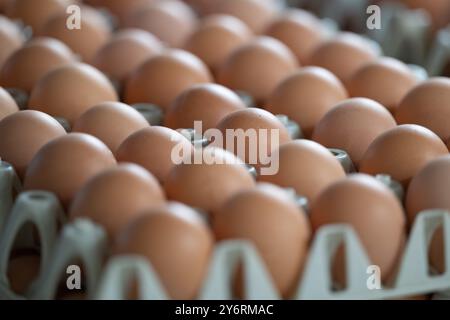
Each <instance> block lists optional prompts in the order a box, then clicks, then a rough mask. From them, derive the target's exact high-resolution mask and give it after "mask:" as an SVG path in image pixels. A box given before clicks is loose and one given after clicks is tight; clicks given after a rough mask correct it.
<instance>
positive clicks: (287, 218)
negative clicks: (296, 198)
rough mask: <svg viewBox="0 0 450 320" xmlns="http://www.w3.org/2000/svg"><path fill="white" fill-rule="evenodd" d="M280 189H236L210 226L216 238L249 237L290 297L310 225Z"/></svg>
mask: <svg viewBox="0 0 450 320" xmlns="http://www.w3.org/2000/svg"><path fill="white" fill-rule="evenodd" d="M283 193H284V191H283V190H281V189H280V188H278V187H276V186H273V185H270V186H268V185H266V186H265V187H263V188H259V187H258V188H255V189H252V190H243V191H241V192H239V193H237V194H236V195H234V196H232V197H231V198H230V199H229V200H228V201H226V202H225V203H224V204H223V205H222V206H221V207H220V208H219V209H218V211H217V212H216V213H215V214H214V221H213V229H214V233H215V235H216V239H217V240H218V241H224V240H247V241H250V242H251V243H252V244H253V245H254V246H255V248H256V249H257V251H258V253H259V254H260V256H261V258H262V259H263V261H264V262H265V264H266V267H267V269H268V271H269V273H270V275H271V276H272V279H273V281H274V284H275V286H276V288H277V289H278V291H279V292H280V293H281V295H282V296H283V297H289V295H290V294H291V293H292V291H293V290H295V289H296V288H295V287H296V285H297V284H298V280H299V276H300V274H301V270H302V267H303V264H304V262H305V260H306V254H307V251H308V241H309V237H310V227H309V223H308V221H307V219H306V216H305V213H304V212H302V210H301V209H300V208H299V207H298V206H297V205H296V204H295V202H293V201H292V200H289V199H287V198H286V197H285V195H284V194H283ZM240 278H242V274H241V275H240ZM239 280H240V281H242V279H239ZM239 280H238V281H239Z"/></svg>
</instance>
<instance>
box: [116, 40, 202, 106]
mask: <svg viewBox="0 0 450 320" xmlns="http://www.w3.org/2000/svg"><path fill="white" fill-rule="evenodd" d="M208 82H211V74H210V73H209V70H208V67H207V66H206V65H205V64H204V63H203V62H202V61H201V60H200V59H199V58H197V57H196V56H194V55H193V54H191V53H189V52H187V51H183V50H178V49H174V50H168V51H166V52H164V53H162V54H159V55H156V56H154V57H152V58H150V59H148V60H147V61H146V62H144V63H143V64H142V65H141V66H140V67H139V68H137V69H136V70H135V71H134V72H133V73H132V74H131V75H130V77H129V78H128V80H127V82H126V84H125V88H124V99H125V102H127V103H129V104H134V103H142V102H148V103H152V104H156V105H157V106H159V107H160V108H162V109H167V108H168V107H169V106H170V104H171V103H172V102H173V101H174V100H175V98H176V97H177V96H178V95H179V94H180V93H181V92H183V91H184V90H186V89H187V88H189V87H191V86H193V85H195V84H200V83H208Z"/></svg>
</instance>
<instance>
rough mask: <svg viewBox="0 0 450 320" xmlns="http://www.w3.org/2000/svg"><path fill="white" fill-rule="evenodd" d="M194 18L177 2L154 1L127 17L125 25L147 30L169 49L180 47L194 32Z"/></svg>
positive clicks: (170, 0) (190, 11)
mask: <svg viewBox="0 0 450 320" xmlns="http://www.w3.org/2000/svg"><path fill="white" fill-rule="evenodd" d="M196 23H197V21H196V16H195V14H194V12H193V11H192V9H191V8H190V7H189V6H187V5H186V4H185V3H183V2H181V1H178V0H166V1H156V2H154V3H151V4H149V5H147V6H145V7H143V8H140V9H139V10H136V11H134V12H133V13H131V14H130V15H129V16H128V19H127V22H126V25H127V26H128V27H132V28H139V29H144V30H147V31H148V32H150V33H152V34H154V35H155V36H156V37H158V38H159V39H160V40H161V41H163V42H164V43H166V44H167V45H168V46H170V47H176V48H178V47H180V46H182V45H183V43H184V42H185V41H186V39H187V37H189V35H190V34H191V32H193V31H194V28H195V26H196Z"/></svg>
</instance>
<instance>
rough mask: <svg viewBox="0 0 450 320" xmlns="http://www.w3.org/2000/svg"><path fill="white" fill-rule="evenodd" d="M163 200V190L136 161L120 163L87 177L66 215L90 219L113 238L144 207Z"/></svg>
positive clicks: (72, 217)
mask: <svg viewBox="0 0 450 320" xmlns="http://www.w3.org/2000/svg"><path fill="white" fill-rule="evenodd" d="M164 203H165V197H164V193H163V190H162V188H161V187H160V185H159V183H158V181H157V180H156V178H155V177H154V176H153V175H152V174H151V173H149V172H148V171H147V170H145V169H144V168H142V167H141V166H138V165H136V164H121V165H118V166H117V167H114V168H110V169H107V170H104V171H102V172H100V173H99V174H97V175H95V176H93V177H92V178H91V179H89V180H88V181H87V182H86V184H85V185H84V186H83V187H82V188H81V189H80V191H79V192H78V193H77V194H76V196H75V198H74V199H73V201H72V204H71V206H70V211H69V215H70V218H71V219H77V218H88V219H91V220H92V221H94V222H95V223H98V224H100V225H101V226H103V227H104V228H105V230H106V232H107V234H108V235H109V237H110V239H114V238H115V237H116V236H118V234H119V233H120V231H121V230H122V229H123V228H124V227H125V226H126V225H127V224H128V223H129V222H130V221H132V220H133V219H134V218H135V217H137V216H138V215H140V214H141V213H142V212H143V211H144V210H146V209H149V208H152V207H154V206H161V205H163V204H164Z"/></svg>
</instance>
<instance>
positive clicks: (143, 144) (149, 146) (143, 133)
mask: <svg viewBox="0 0 450 320" xmlns="http://www.w3.org/2000/svg"><path fill="white" fill-rule="evenodd" d="M176 146H182V147H183V150H186V152H188V153H191V152H193V150H194V146H193V145H192V144H191V142H190V141H189V140H188V139H187V138H185V137H184V136H183V135H182V134H181V133H179V132H177V131H175V130H172V129H169V128H166V127H158V126H153V127H150V128H145V129H141V130H139V131H137V132H135V133H134V134H132V135H130V136H129V137H128V138H127V139H126V140H125V141H124V142H123V143H122V144H121V145H120V147H119V148H118V150H117V152H116V159H117V161H119V162H132V163H137V164H139V165H141V166H143V167H144V168H146V169H147V170H148V171H150V172H151V173H153V174H154V175H155V177H156V178H157V179H158V180H159V181H160V182H161V183H163V182H164V181H165V180H166V178H167V175H168V174H169V172H170V171H171V170H172V168H173V167H174V166H175V163H174V162H173V161H172V158H171V157H172V151H173V150H174V148H175V147H176Z"/></svg>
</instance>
